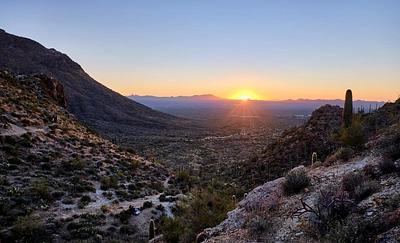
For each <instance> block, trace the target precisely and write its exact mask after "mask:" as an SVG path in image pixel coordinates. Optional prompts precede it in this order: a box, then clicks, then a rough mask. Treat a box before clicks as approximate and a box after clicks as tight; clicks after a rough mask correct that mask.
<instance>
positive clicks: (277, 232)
mask: <svg viewBox="0 0 400 243" xmlns="http://www.w3.org/2000/svg"><path fill="white" fill-rule="evenodd" d="M311 121H312V120H311ZM311 121H310V122H311ZM362 121H363V122H364V123H363V124H364V125H363V126H364V129H365V131H372V130H373V131H374V132H371V134H370V136H369V141H368V142H367V143H366V144H365V149H362V150H361V152H359V153H358V155H357V156H355V157H353V158H351V159H349V161H348V162H345V161H344V160H342V159H340V158H339V157H340V156H336V157H329V158H328V159H327V160H325V162H322V163H316V164H314V165H313V166H308V167H304V166H299V167H296V168H294V169H292V170H291V171H290V172H289V173H287V174H286V176H284V177H280V178H277V179H275V180H271V181H268V182H265V183H264V184H262V185H261V186H259V187H257V188H255V189H254V190H252V191H251V192H249V193H248V194H246V195H245V196H244V198H243V199H242V200H241V201H240V202H239V203H238V204H237V207H236V209H234V210H233V211H231V212H229V213H228V216H227V219H226V220H224V221H223V222H221V223H220V224H219V225H218V226H216V227H214V228H210V229H206V230H204V231H203V232H202V233H201V234H199V235H198V241H199V242H203V241H205V242H399V241H400V99H399V100H398V101H396V102H395V103H388V104H386V105H385V106H383V107H382V108H381V109H380V110H379V111H377V112H375V113H373V114H365V115H363V118H362ZM371 124H372V125H371ZM377 124H379V125H380V126H377ZM296 134H298V133H296ZM300 134H301V133H300ZM293 135H295V134H293ZM288 146H289V145H288ZM317 151H318V150H317ZM338 151H343V148H340V149H339V150H338ZM335 154H337V152H336V153H335ZM322 161H323V160H322ZM327 162H329V163H327Z"/></svg>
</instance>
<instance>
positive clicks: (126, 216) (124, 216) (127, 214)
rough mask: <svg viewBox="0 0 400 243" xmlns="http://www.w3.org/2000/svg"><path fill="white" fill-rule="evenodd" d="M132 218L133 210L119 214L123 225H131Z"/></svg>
mask: <svg viewBox="0 0 400 243" xmlns="http://www.w3.org/2000/svg"><path fill="white" fill-rule="evenodd" d="M131 216H132V210H131V209H127V210H122V211H121V212H120V213H119V214H118V217H119V220H120V221H121V223H123V224H127V223H129V219H130V218H131Z"/></svg>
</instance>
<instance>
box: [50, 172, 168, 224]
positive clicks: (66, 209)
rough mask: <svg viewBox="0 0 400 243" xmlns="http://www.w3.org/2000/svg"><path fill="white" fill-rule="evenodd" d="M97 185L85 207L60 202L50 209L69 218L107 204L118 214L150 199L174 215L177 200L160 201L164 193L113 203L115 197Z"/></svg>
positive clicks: (99, 208) (165, 183)
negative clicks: (108, 195) (58, 205)
mask: <svg viewBox="0 0 400 243" xmlns="http://www.w3.org/2000/svg"><path fill="white" fill-rule="evenodd" d="M168 180H169V178H167V179H166V180H165V181H164V183H163V184H164V186H168ZM93 184H94V185H95V188H96V191H95V192H92V193H89V196H90V197H91V198H92V202H90V203H89V204H88V205H86V206H85V207H84V208H82V209H80V208H79V207H78V205H77V203H75V204H63V203H61V202H60V204H61V205H60V206H61V207H54V209H53V210H49V211H50V212H53V213H56V215H57V218H62V219H65V218H69V217H72V216H73V215H75V214H85V213H95V212H99V211H101V207H102V206H106V207H107V209H108V211H109V212H110V213H113V214H118V213H119V212H121V211H122V210H126V209H128V208H129V207H134V208H138V209H139V208H140V207H142V205H143V203H144V202H146V201H150V202H152V203H153V205H154V206H157V205H159V204H161V205H162V206H163V207H164V208H165V213H166V215H167V216H170V217H171V216H173V214H172V207H173V206H174V205H175V202H160V200H159V197H160V195H161V194H162V193H158V194H154V195H150V196H145V197H142V198H137V199H134V200H131V201H123V202H119V203H113V201H114V198H113V199H108V198H107V197H105V196H104V195H103V192H104V191H103V190H102V189H101V188H100V184H99V183H98V182H94V183H93Z"/></svg>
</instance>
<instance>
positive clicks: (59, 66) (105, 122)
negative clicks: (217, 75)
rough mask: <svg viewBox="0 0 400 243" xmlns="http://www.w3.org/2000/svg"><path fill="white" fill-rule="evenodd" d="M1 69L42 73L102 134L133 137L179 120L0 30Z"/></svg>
mask: <svg viewBox="0 0 400 243" xmlns="http://www.w3.org/2000/svg"><path fill="white" fill-rule="evenodd" d="M0 69H5V70H10V71H11V72H13V73H17V74H31V73H44V74H47V75H49V76H52V77H54V78H56V79H58V80H59V81H61V83H62V84H63V86H64V90H65V93H66V98H67V103H68V109H69V110H70V111H71V112H72V113H73V114H74V115H75V116H76V117H77V118H79V119H80V120H82V121H84V122H86V123H87V124H89V125H91V126H92V127H94V128H96V129H97V130H98V131H101V132H103V133H104V134H107V135H110V134H120V133H123V134H134V135H137V134H138V133H146V132H148V131H149V132H152V131H154V130H155V129H156V130H157V129H167V128H171V127H174V126H175V125H176V124H178V123H179V122H180V121H181V120H180V119H178V118H176V117H173V116H171V115H167V114H164V113H162V112H158V111H155V110H153V109H151V108H148V107H146V106H145V105H142V104H139V103H137V102H135V101H133V100H131V99H128V98H126V97H124V96H122V95H120V94H118V93H116V92H114V91H112V90H111V89H109V88H107V87H105V86H103V85H102V84H100V83H98V82H97V81H96V80H94V79H93V78H91V77H90V76H89V75H88V74H87V73H85V71H84V70H83V69H82V67H81V66H80V65H79V64H77V63H76V62H74V61H72V60H71V59H70V58H69V57H68V56H67V55H65V54H63V53H61V52H58V51H56V50H55V49H48V48H46V47H44V46H42V45H41V44H39V43H37V42H35V41H33V40H30V39H27V38H23V37H18V36H15V35H12V34H8V33H6V32H5V31H4V30H1V29H0Z"/></svg>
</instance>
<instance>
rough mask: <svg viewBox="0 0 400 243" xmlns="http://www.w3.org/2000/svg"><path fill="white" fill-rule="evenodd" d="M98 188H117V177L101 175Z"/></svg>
mask: <svg viewBox="0 0 400 243" xmlns="http://www.w3.org/2000/svg"><path fill="white" fill-rule="evenodd" d="M100 183H101V185H100V188H101V189H102V190H108V189H110V188H118V178H117V177H116V176H110V177H102V178H100Z"/></svg>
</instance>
